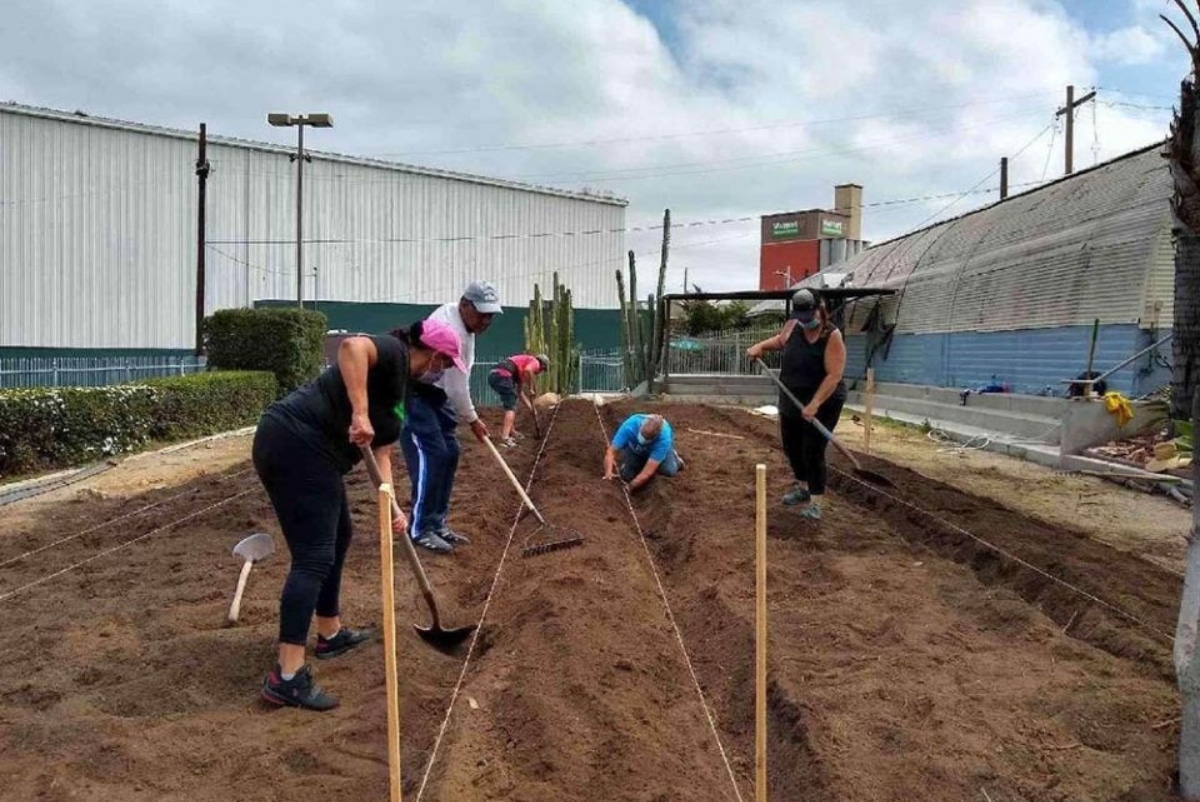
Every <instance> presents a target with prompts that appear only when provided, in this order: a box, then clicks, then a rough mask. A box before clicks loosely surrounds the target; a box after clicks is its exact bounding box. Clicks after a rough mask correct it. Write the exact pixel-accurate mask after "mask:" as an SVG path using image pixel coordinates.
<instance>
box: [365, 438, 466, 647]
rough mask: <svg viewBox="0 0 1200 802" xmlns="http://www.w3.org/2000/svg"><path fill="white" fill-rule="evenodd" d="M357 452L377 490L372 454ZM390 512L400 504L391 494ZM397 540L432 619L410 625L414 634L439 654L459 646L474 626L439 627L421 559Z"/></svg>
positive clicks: (387, 566) (388, 559)
mask: <svg viewBox="0 0 1200 802" xmlns="http://www.w3.org/2000/svg"><path fill="white" fill-rule="evenodd" d="M360 450H361V451H362V455H363V462H365V463H366V464H367V473H369V474H370V475H371V482H372V484H374V485H375V488H376V489H378V488H379V486H380V485H382V484H383V475H382V474H380V472H379V463H378V462H376V461H375V454H374V452H372V451H371V449H369V448H367V447H366V446H361V447H360ZM391 499H392V511H393V515H394V516H395V517H399V516H400V514H401V513H400V505H399V504H397V503H396V496H395V494H393V495H392V496H391ZM400 541H401V543H403V544H404V550H403V551H404V557H405V558H406V559H407V560H408V567H409V568H411V569H412V572H413V575H414V576H415V577H416V578H417V584H418V585H420V586H421V595H422V596H424V597H425V604H427V605H428V606H429V614H430V616H432V617H433V623H432V624H430V625H429V626H427V627H422V626H418V625H417V624H413V629H415V630H416V631H417V635H418V637H420V638H421V640H423V641H425V642H426V643H428V644H429V645H431V646H433V647H434V648H435V649H440V650H442V651H451V650H453V649H454V648H455V647H456V646H458V645H459V644H460V643H462V642H463V641H465V640H466V639H467V638H468V637H470V636H471V633H472V632H474V631H475V628H476V625H475V624H468V625H467V626H464V627H443V626H442V617H441V615H439V614H438V605H437V598H435V597H434V595H433V585H431V584H430V582H429V577H428V576H426V575H425V569H424V568H423V567H422V566H421V560H420V558H418V557H417V550H416V548H415V547H414V546H413V543H412V538H410V537H409V536H408V535H400ZM385 559H386V563H385V569H386V570H388V571H390V570H391V569H390V565H391V551H390V550H389V551H388V552H387V555H386V557H385Z"/></svg>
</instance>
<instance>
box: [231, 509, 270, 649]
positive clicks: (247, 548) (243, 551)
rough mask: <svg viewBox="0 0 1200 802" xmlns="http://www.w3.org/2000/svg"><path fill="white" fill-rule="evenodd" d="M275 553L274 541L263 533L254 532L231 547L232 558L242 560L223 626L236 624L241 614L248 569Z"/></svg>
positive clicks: (248, 577) (248, 573)
mask: <svg viewBox="0 0 1200 802" xmlns="http://www.w3.org/2000/svg"><path fill="white" fill-rule="evenodd" d="M274 553H275V541H274V540H272V539H271V536H270V535H268V534H266V533H265V532H255V533H254V534H253V535H250V537H247V538H242V540H241V542H239V543H238V544H237V545H236V546H234V547H233V556H234V557H241V558H242V561H243V562H242V574H241V576H239V577H238V582H237V590H236V591H234V593H233V603H232V604H231V605H229V614H228V615H227V616H226V617H225V626H227V627H231V626H233V625H234V624H236V623H237V620H238V616H239V615H241V612H242V594H243V593H244V592H245V591H246V581H247V580H248V579H250V569H251V568H253V567H254V564H255V563H256V562H258V561H259V560H265V559H267V558H268V557H270V556H271V555H272V554H274Z"/></svg>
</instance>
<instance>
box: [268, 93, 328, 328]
mask: <svg viewBox="0 0 1200 802" xmlns="http://www.w3.org/2000/svg"><path fill="white" fill-rule="evenodd" d="M267 122H268V123H270V124H271V125H273V126H275V127H277V128H287V127H289V126H295V127H296V129H297V132H298V134H299V136H298V137H297V142H296V152H295V154H293V155H292V161H294V162H295V163H296V305H297V306H300V307H301V308H303V307H304V236H303V235H304V162H305V160H308V161H312V157H311V156H307V155H305V153H304V126H306V125H310V126H312V127H313V128H332V127H333V117H331V116H330V115H328V114H301V115H299V116H296V117H293V116H292V115H290V114H277V113H272V114H268V115H267Z"/></svg>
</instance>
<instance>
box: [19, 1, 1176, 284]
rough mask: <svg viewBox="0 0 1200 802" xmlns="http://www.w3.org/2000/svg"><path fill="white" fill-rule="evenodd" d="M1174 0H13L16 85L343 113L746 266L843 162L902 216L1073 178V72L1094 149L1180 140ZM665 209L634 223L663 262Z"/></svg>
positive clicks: (694, 262) (254, 117) (751, 277)
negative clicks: (1069, 145)
mask: <svg viewBox="0 0 1200 802" xmlns="http://www.w3.org/2000/svg"><path fill="white" fill-rule="evenodd" d="M1186 2H1188V3H1189V4H1190V5H1192V7H1193V8H1194V7H1195V2H1196V0H1186ZM1160 13H1165V14H1168V15H1169V16H1171V17H1173V18H1174V19H1175V20H1176V21H1177V22H1178V23H1179V24H1180V26H1181V27H1182V28H1184V29H1185V30H1187V29H1188V27H1187V25H1186V22H1185V21H1184V18H1183V17H1182V15H1181V14H1180V13H1179V12H1178V10H1177V9H1176V8H1175V6H1174V2H1173V0H905V2H903V3H901V2H896V0H841V2H835V1H834V0H791V1H789V0H773V1H772V2H766V1H765V0H686V2H685V1H684V0H556V2H546V1H545V0H489V2H444V1H443V2H431V1H430V0H404V2H395V1H394V0H393V1H392V2H389V1H388V0H324V2H316V1H315V0H292V2H288V3H284V2H266V1H264V0H236V2H235V1H234V0H187V2H182V0H141V1H140V2H139V1H135V0H70V1H68V0H6V2H5V12H4V24H3V26H2V27H0V100H10V101H15V102H18V103H24V104H28V105H35V106H46V107H51V108H58V109H66V110H77V109H78V110H82V111H85V112H87V113H89V114H92V115H97V116H104V117H115V118H119V119H125V120H133V121H137V122H144V123H149V124H154V125H163V126H169V127H177V128H184V129H190V130H194V129H195V128H196V127H197V125H198V123H200V122H201V121H203V122H206V123H207V124H208V129H209V132H210V133H211V134H219V135H225V136H236V137H243V138H249V139H257V140H262V141H269V142H277V143H280V144H284V145H293V144H294V133H293V132H291V131H289V130H287V129H273V128H270V127H268V126H267V124H266V121H265V115H266V113H267V112H268V111H285V112H292V113H305V112H327V113H330V114H332V115H333V117H334V121H335V124H336V125H335V127H334V128H332V129H328V130H319V131H312V132H311V133H310V134H309V135H308V136H307V137H306V144H308V145H309V146H311V147H313V148H318V149H321V150H327V151H333V152H338V153H346V154H352V155H358V156H372V157H379V158H386V159H391V160H396V161H402V162H405V163H409V164H418V165H423V166H430V167H440V168H447V169H453V170H458V171H462V172H469V173H475V174H479V175H485V176H491V177H498V178H507V179H513V180H518V181H522V182H526V183H533V184H540V185H546V186H554V187H562V188H569V189H581V188H587V189H588V190H589V191H592V192H610V193H612V194H614V195H616V196H618V197H622V198H626V199H628V201H629V206H628V209H627V217H626V222H627V225H628V226H630V227H636V226H645V225H654V224H655V223H659V222H661V219H662V214H663V210H664V209H666V208H670V209H671V214H672V219H673V221H674V222H676V223H703V221H717V222H714V223H711V224H701V225H688V226H687V227H686V228H681V229H677V230H675V231H673V233H672V255H671V260H670V271H669V273H668V286H669V288H671V289H675V290H679V289H682V288H683V286H684V276H685V270H686V275H687V278H688V281H689V282H690V283H691V284H693V285H698V286H700V287H701V288H702V289H704V290H709V291H716V290H734V289H745V288H756V287H757V283H758V246H759V242H758V237H759V233H758V232H759V228H758V224H757V221H756V218H757V216H758V215H762V214H770V213H774V212H781V211H791V210H799V209H809V208H818V207H819V208H829V207H831V206H832V205H833V187H834V185H835V184H839V183H850V182H853V183H858V184H861V185H863V187H864V198H863V201H864V204H865V208H864V209H863V238H864V239H867V240H869V241H871V242H881V241H884V240H886V239H889V238H891V237H894V236H897V235H900V234H903V233H905V232H907V231H910V230H913V229H914V228H917V227H920V226H922V225H927V224H929V223H930V222H933V221H935V220H939V219H944V218H947V217H951V216H954V215H957V214H961V213H962V212H965V211H969V210H970V209H972V208H977V207H979V206H982V205H985V204H987V203H989V202H991V201H994V200H996V199H997V197H998V191H997V190H998V186H999V177H998V167H999V160H1000V158H1001V157H1003V156H1007V157H1009V158H1010V178H1009V181H1010V186H1012V188H1013V189H1012V191H1013V192H1017V191H1021V190H1023V189H1027V188H1031V187H1032V186H1035V185H1036V184H1037V183H1040V182H1043V181H1047V180H1053V179H1054V178H1057V177H1060V176H1061V175H1062V172H1063V132H1062V130H1061V128H1062V118H1056V117H1055V111H1056V110H1057V109H1058V108H1060V107H1062V105H1063V103H1064V99H1065V87H1066V85H1068V84H1074V85H1075V86H1076V87H1077V96H1082V95H1083V94H1084V93H1085V92H1087V91H1090V90H1091V89H1092V88H1093V87H1097V93H1098V94H1097V100H1096V102H1094V103H1089V104H1087V105H1085V106H1083V107H1081V108H1080V109H1079V110H1078V111H1077V115H1076V136H1075V141H1076V145H1075V165H1076V169H1081V168H1084V167H1088V166H1090V165H1092V164H1094V163H1096V162H1097V161H1098V160H1099V161H1103V160H1106V159H1110V158H1113V157H1115V156H1118V155H1120V154H1122V153H1125V152H1128V151H1130V150H1133V149H1136V148H1139V147H1143V146H1146V145H1150V144H1152V143H1154V142H1155V141H1156V140H1161V139H1162V138H1163V137H1165V136H1166V133H1167V130H1168V125H1169V122H1170V118H1171V111H1170V107H1171V106H1172V104H1173V103H1175V102H1176V99H1177V97H1178V89H1179V82H1180V80H1181V79H1182V78H1183V77H1185V75H1186V73H1187V71H1188V68H1189V63H1188V59H1187V56H1186V53H1185V51H1184V49H1183V47H1182V45H1181V43H1180V42H1179V41H1178V39H1176V38H1175V35H1174V34H1173V33H1172V32H1171V31H1170V29H1169V28H1168V27H1167V26H1166V25H1165V23H1163V22H1162V21H1161V20H1160V19H1159V18H1158V15H1159V14H1160ZM1056 120H1057V123H1056ZM747 217H749V218H755V219H753V220H751V221H750V222H741V223H728V222H727V223H721V222H720V221H724V220H730V219H736V218H747ZM494 233H505V232H494ZM660 236H661V233H660V232H642V233H631V234H630V235H629V236H628V238H627V241H626V246H627V247H628V248H630V249H632V250H634V251H636V252H637V253H638V254H639V265H640V266H643V270H642V271H639V272H642V274H643V276H645V275H648V274H649V271H651V270H652V269H653V266H654V265H656V263H657V252H658V248H659V238H660ZM584 269H595V268H584ZM606 269H607V268H606ZM569 281H570V278H569V276H567V282H568V284H569ZM643 282H645V279H643Z"/></svg>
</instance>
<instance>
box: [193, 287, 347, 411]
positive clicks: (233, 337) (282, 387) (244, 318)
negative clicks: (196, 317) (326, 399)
mask: <svg viewBox="0 0 1200 802" xmlns="http://www.w3.org/2000/svg"><path fill="white" fill-rule="evenodd" d="M328 328H329V323H328V320H327V318H326V317H325V315H323V314H321V313H320V312H313V311H310V310H307V309H281V308H277V307H271V308H266V309H223V310H221V311H220V312H217V313H215V314H213V315H212V316H210V317H208V318H205V321H204V340H205V350H206V352H207V354H208V364H209V366H210V367H212V368H214V369H216V370H266V371H270V372H271V373H274V374H275V379H276V380H277V381H278V383H279V389H278V392H279V395H280V397H282V396H285V395H287V394H288V393H290V392H291V391H292V390H295V389H296V388H297V387H299V386H300V385H302V384H304V383H305V382H307V381H308V380H310V379H312V378H314V377H315V376H316V375H317V374H318V373H320V372H321V369H322V368H323V367H324V366H325V332H326V331H327V330H328Z"/></svg>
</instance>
